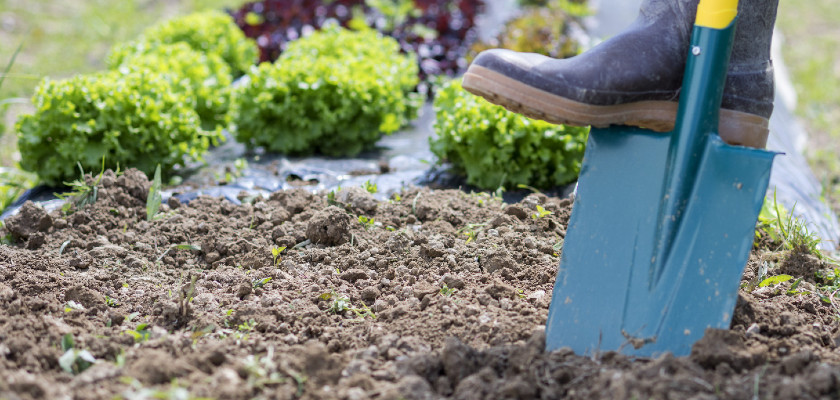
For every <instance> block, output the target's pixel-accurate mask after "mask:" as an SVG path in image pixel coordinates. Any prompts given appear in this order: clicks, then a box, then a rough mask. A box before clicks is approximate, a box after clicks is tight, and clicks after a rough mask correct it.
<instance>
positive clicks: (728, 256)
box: [546, 0, 776, 356]
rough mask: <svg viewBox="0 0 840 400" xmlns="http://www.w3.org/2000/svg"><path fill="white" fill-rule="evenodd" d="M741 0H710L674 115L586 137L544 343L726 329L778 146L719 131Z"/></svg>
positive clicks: (637, 346) (634, 341)
mask: <svg viewBox="0 0 840 400" xmlns="http://www.w3.org/2000/svg"><path fill="white" fill-rule="evenodd" d="M737 5H738V2H737V0H702V1H701V2H700V5H699V6H698V11H697V20H696V22H695V26H694V31H693V33H692V40H691V47H690V48H689V49H686V51H688V52H689V56H688V61H687V63H686V69H685V76H684V79H683V85H682V93H681V95H680V103H679V108H678V112H677V120H676V125H675V127H674V130H673V132H670V133H669V134H662V133H656V132H652V131H648V130H644V129H639V128H630V127H624V126H612V127H609V128H606V129H593V130H592V131H591V133H590V135H589V140H588V143H587V147H586V154H585V156H584V160H583V165H582V167H581V173H580V178H579V181H578V192H577V197H576V200H575V205H574V210H573V211H572V216H571V220H570V221H569V226H568V230H567V235H566V238H565V243H564V247H563V254H562V258H561V262H560V268H559V271H558V274H557V281H556V283H555V286H554V293H553V297H552V301H551V308H550V310H549V314H548V323H547V326H546V330H547V331H546V334H547V337H546V347H547V350H549V351H551V350H555V349H558V348H561V347H570V348H571V349H572V350H574V351H575V352H577V353H579V354H594V353H597V352H601V351H619V352H621V353H625V354H630V355H638V356H655V355H657V354H660V353H663V352H671V353H673V354H674V355H677V356H682V355H686V354H688V353H689V352H690V351H691V346H692V345H693V344H694V343H695V342H696V341H697V340H698V339H700V338H701V337H702V336H703V332H704V330H705V329H706V328H723V329H726V328H728V327H729V324H730V322H731V319H732V314H733V311H734V308H735V301H736V298H737V292H738V285H739V283H740V277H741V274H742V273H743V270H744V266H745V265H746V261H747V257H748V256H749V252H750V249H751V247H752V242H753V237H754V229H755V223H756V220H757V218H758V213H759V211H760V209H761V205H762V203H763V200H764V195H765V192H766V190H767V185H768V182H769V179H770V169H771V166H772V164H773V158H774V156H775V155H776V153H773V152H769V151H764V150H759V149H753V148H747V147H740V146H731V145H728V144H726V143H724V142H723V141H722V140H721V139H720V137H719V136H718V134H717V133H716V130H717V128H718V121H719V120H718V110H719V108H720V105H721V99H722V96H723V88H724V83H725V79H726V71H727V67H728V63H729V54H730V51H731V48H732V42H733V37H734V32H735V23H736V21H737V16H736V14H737V8H738V7H737Z"/></svg>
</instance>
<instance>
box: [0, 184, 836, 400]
mask: <svg viewBox="0 0 840 400" xmlns="http://www.w3.org/2000/svg"><path fill="white" fill-rule="evenodd" d="M91 182H92V180H91ZM149 187H150V183H149V181H148V180H147V178H146V176H145V175H143V174H142V173H140V172H138V171H136V170H128V171H126V172H125V174H124V175H121V176H116V175H115V174H114V173H113V172H110V171H109V172H106V174H105V175H104V176H103V178H102V179H101V181H100V183H99V188H98V200H97V201H96V203H95V204H93V205H89V206H85V207H82V208H81V209H73V210H71V212H70V213H69V214H64V213H62V212H53V213H51V214H48V213H46V212H44V211H43V210H41V209H40V208H38V207H37V206H34V205H32V204H27V205H25V206H24V207H23V208H22V209H21V212H20V213H19V214H18V215H16V216H14V217H11V218H9V219H7V220H6V221H5V228H4V230H0V236H3V235H8V237H9V238H10V240H9V242H10V244H3V245H0V377H2V379H0V399H19V398H20V399H30V398H31V399H40V398H79V399H88V398H90V399H102V398H114V397H122V398H187V397H209V398H219V399H248V398H281V399H295V398H306V399H322V398H324V399H367V398H375V399H401V398H402V399H437V398H458V399H482V398H486V399H502V398H509V399H530V398H545V399H556V398H570V399H596V398H604V399H632V398H637V399H647V398H655V399H665V398H668V399H672V398H673V399H686V398H694V399H715V398H724V399H752V398H762V399H764V398H767V399H792V398H806V399H807V398H836V397H837V396H838V395H839V394H840V364H838V363H840V356H839V355H840V354H839V353H838V351H837V344H838V334H839V333H840V323H838V316H840V311H838V308H837V306H836V305H835V304H829V303H827V302H825V301H823V300H821V299H820V297H819V296H817V295H815V294H811V293H810V292H811V291H813V277H814V272H815V271H817V270H821V269H825V268H827V267H828V266H827V265H826V264H825V263H824V262H823V261H821V260H819V259H818V258H816V257H814V256H811V255H807V254H796V255H794V256H792V257H790V258H789V259H788V260H786V261H781V262H779V263H778V265H779V271H771V273H788V274H791V275H794V276H795V277H804V280H803V281H802V282H801V283H800V284H799V286H798V287H797V288H796V292H800V293H799V294H795V295H789V294H787V289H789V288H790V286H791V282H786V283H783V284H781V285H778V286H775V287H763V288H756V287H755V285H754V283H755V280H756V275H757V273H758V269H759V266H760V265H761V264H762V263H763V261H764V258H766V254H765V253H762V252H761V250H759V249H756V250H755V251H754V252H753V254H752V255H751V258H750V262H749V265H748V267H747V270H746V272H745V275H744V280H743V283H744V285H743V286H744V289H742V292H741V298H740V300H739V304H738V307H737V310H736V313H735V317H734V319H733V322H732V328H731V330H727V331H721V330H710V331H707V332H706V335H705V336H704V338H703V339H702V340H701V341H700V342H698V343H697V344H696V345H695V346H694V349H693V351H692V354H691V356H689V357H681V358H675V357H673V356H671V355H664V356H661V357H658V358H655V359H646V358H631V357H627V356H623V355H620V354H616V353H613V352H605V353H602V354H598V355H596V356H592V357H581V356H577V355H575V354H573V353H572V352H571V351H568V350H560V351H556V352H553V353H546V352H545V351H544V350H543V347H544V341H545V333H544V323H545V320H546V316H547V312H548V306H549V303H550V297H551V289H552V285H553V281H554V277H555V275H556V273H557V264H558V262H559V252H560V251H561V246H560V245H559V244H560V243H562V238H563V237H564V236H565V227H566V223H567V221H568V217H569V214H570V212H571V206H572V202H571V201H570V200H569V199H561V198H554V197H546V196H544V195H541V194H533V195H530V196H528V197H526V198H525V199H524V200H523V201H521V202H519V203H517V204H504V203H502V201H501V200H499V199H497V198H494V197H492V196H490V195H487V194H468V193H464V192H461V191H454V190H442V191H429V190H414V191H410V192H407V193H403V194H402V195H401V196H399V197H396V196H395V198H393V199H392V200H391V201H388V202H378V201H376V200H375V199H373V197H372V196H371V195H370V194H369V193H367V192H366V191H364V190H363V189H361V188H349V189H344V190H341V191H339V192H338V193H337V194H335V195H334V196H327V195H316V194H311V193H309V192H307V191H304V190H292V191H280V192H275V193H273V194H272V195H271V196H270V198H269V199H267V200H260V199H257V201H256V202H252V203H248V204H243V205H241V206H237V205H233V204H231V203H229V202H226V201H224V200H221V199H216V198H209V197H199V198H198V199H196V200H194V201H192V202H190V203H189V204H180V203H178V201H177V200H174V199H173V200H171V201H169V202H168V203H167V204H164V205H163V206H162V207H161V213H160V214H158V216H157V218H155V219H153V220H152V221H147V215H146V198H147V194H148V190H149ZM538 205H539V206H540V207H542V208H543V209H544V210H546V211H550V214H547V215H543V216H541V217H539V216H538V215H539V214H540V213H538V211H537V206H538ZM542 214H546V213H542ZM284 247H285V250H284V251H283V252H282V253H280V254H277V252H278V251H279V250H280V249H282V248H284ZM604 306H605V307H609V306H610V305H609V304H605V305H604ZM68 334H69V335H70V336H72V338H73V339H74V344H73V348H74V349H75V350H76V351H81V350H86V351H88V352H89V353H90V355H92V356H93V357H94V358H95V359H96V360H97V362H95V363H94V364H93V365H92V366H90V367H89V368H86V369H85V368H84V367H85V365H84V364H85V362H84V361H82V360H81V359H78V360H77V361H76V363H74V364H72V367H71V369H72V370H73V371H72V372H67V371H65V370H64V369H63V368H62V366H61V365H60V364H59V358H60V357H62V355H63V354H64V353H65V351H64V350H62V342H63V338H64V337H65V336H66V335H68ZM65 345H66V343H65ZM71 351H72V350H71ZM71 360H72V359H71ZM187 394H188V395H187ZM155 396H157V397H155ZM756 396H757V397H756Z"/></svg>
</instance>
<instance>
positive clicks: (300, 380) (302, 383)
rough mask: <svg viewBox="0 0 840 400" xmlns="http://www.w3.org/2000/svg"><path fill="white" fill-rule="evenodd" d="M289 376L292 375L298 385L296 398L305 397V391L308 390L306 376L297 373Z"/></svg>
mask: <svg viewBox="0 0 840 400" xmlns="http://www.w3.org/2000/svg"><path fill="white" fill-rule="evenodd" d="M289 375H291V376H292V379H294V380H295V383H297V392H296V393H295V397H297V398H301V397H303V390H304V389H305V388H306V381H307V379H306V376H305V375H303V374H295V373H290V374H289Z"/></svg>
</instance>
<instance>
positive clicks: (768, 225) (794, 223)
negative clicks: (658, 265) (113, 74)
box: [755, 194, 822, 258]
mask: <svg viewBox="0 0 840 400" xmlns="http://www.w3.org/2000/svg"><path fill="white" fill-rule="evenodd" d="M795 208H796V206H794V208H793V209H791V211H790V212H787V210H785V208H784V207H783V206H782V205H780V204H779V203H778V202H777V201H776V195H775V194H773V199H772V201H771V200H770V198H768V197H765V199H764V205H763V206H762V208H761V212H760V213H759V215H758V224H757V227H756V233H755V234H756V239H761V238H762V237H763V236H766V237H767V238H768V239H769V240H770V241H771V242H773V243H779V244H780V247H781V248H783V249H785V250H796V251H803V252H807V253H810V254H814V255H817V256H819V257H820V258H822V254H821V253H820V251H819V250H818V249H817V246H818V245H819V244H820V238H819V237H817V236H816V234H814V233H811V232H809V231H808V227H807V225H806V224H805V222H804V221H802V220H800V219H798V218H796V217H794V215H793V211H794V209H795Z"/></svg>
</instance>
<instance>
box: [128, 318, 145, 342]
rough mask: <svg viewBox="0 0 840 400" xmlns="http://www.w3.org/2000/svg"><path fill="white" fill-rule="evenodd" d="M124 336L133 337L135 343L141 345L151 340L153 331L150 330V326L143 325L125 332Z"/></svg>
mask: <svg viewBox="0 0 840 400" xmlns="http://www.w3.org/2000/svg"><path fill="white" fill-rule="evenodd" d="M126 320H128V318H126ZM123 334H128V335H131V336H132V337H133V338H134V342H135V343H140V342H145V341H147V340H149V337H150V336H151V334H152V331H151V330H150V329H149V324H147V323H141V324H137V327H136V328H134V329H129V330H126V331H123Z"/></svg>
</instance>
